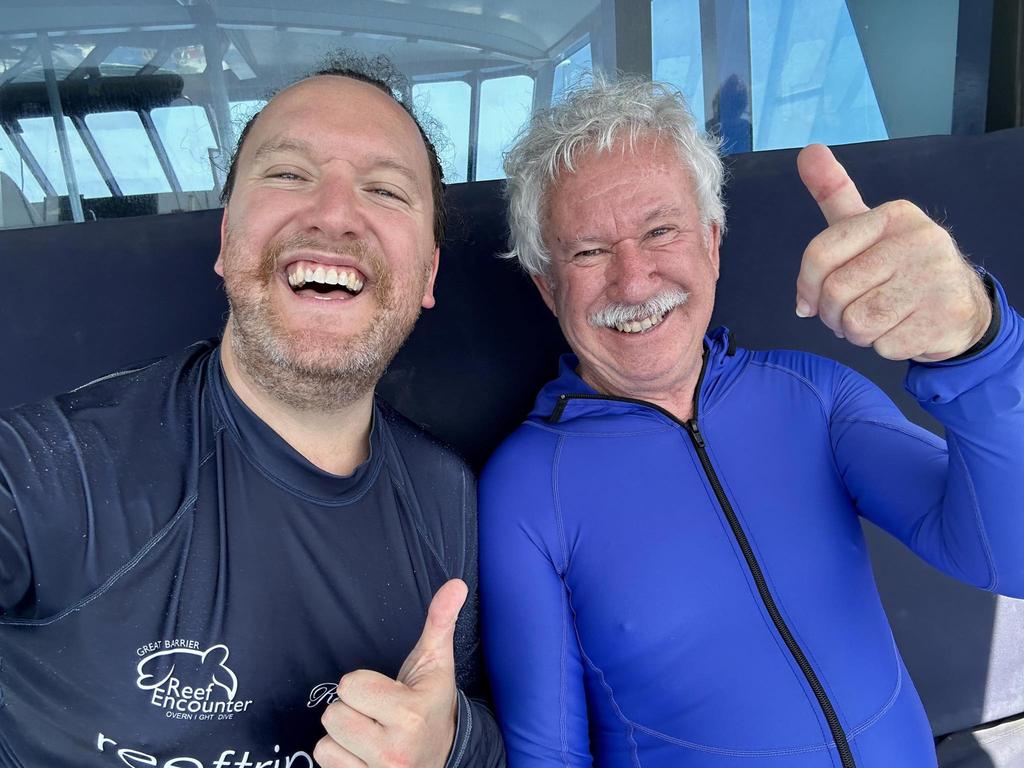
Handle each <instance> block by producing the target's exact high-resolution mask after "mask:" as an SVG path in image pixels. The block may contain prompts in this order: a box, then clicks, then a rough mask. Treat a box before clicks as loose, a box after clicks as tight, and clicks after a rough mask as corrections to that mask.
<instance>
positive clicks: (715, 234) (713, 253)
mask: <svg viewBox="0 0 1024 768" xmlns="http://www.w3.org/2000/svg"><path fill="white" fill-rule="evenodd" d="M708 229H709V234H708V237H709V239H710V242H709V243H708V260H709V261H710V262H711V268H712V269H713V270H715V280H718V274H719V269H718V245H719V241H720V240H721V239H722V228H721V226H719V224H718V222H713V223H712V224H711V226H710V227H709V228H708Z"/></svg>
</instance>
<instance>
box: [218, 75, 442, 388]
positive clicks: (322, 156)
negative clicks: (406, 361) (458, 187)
mask: <svg viewBox="0 0 1024 768" xmlns="http://www.w3.org/2000/svg"><path fill="white" fill-rule="evenodd" d="M437 263H438V250H437V248H436V247H435V245H434V237H433V198H432V194H431V180H430V167H429V161H428V158H427V151H426V148H425V146H424V144H423V140H422V138H421V137H420V134H419V131H418V129H417V127H416V125H415V124H414V123H413V121H412V120H411V119H410V118H409V116H408V115H407V114H406V113H405V111H404V110H403V109H402V108H401V107H400V106H399V105H398V104H396V103H395V102H394V100H392V99H391V98H390V96H389V95H388V94H386V93H383V92H382V91H380V90H378V89H377V88H375V87H374V86H372V85H369V84H366V83H362V82H358V81H355V80H351V79H349V78H344V77H338V76H320V77H314V78H310V79H307V80H304V81H302V82H300V83H298V84H296V85H294V86H292V87H290V88H288V89H286V90H285V91H283V92H281V93H280V94H278V95H277V96H276V97H275V98H274V99H273V100H272V101H271V102H270V104H269V105H268V106H267V107H266V108H265V109H264V110H263V112H262V113H260V115H259V117H258V118H257V119H256V121H255V123H254V124H253V126H252V130H251V131H250V133H249V135H248V137H247V138H246V141H245V144H244V145H243V147H242V150H241V153H240V154H239V157H238V160H237V167H236V176H235V182H234V188H233V190H232V193H231V198H230V200H229V202H228V205H227V207H226V208H225V211H224V219H223V223H222V226H221V252H220V255H219V257H218V259H217V264H216V266H215V269H216V271H217V273H218V274H220V275H221V276H222V277H223V278H224V283H225V287H226V290H227V294H228V300H229V303H230V305H231V315H230V318H229V321H228V327H227V330H226V332H225V339H226V341H227V342H228V343H229V345H230V347H231V352H230V354H233V355H234V357H235V358H236V360H237V362H238V364H239V366H240V367H241V368H242V369H243V370H244V372H245V373H246V374H248V376H249V377H250V379H251V380H252V381H253V382H254V383H255V384H257V385H258V386H259V387H260V388H261V389H263V390H264V391H266V392H268V393H269V394H272V395H273V396H274V397H275V398H277V399H279V400H282V401H284V402H287V403H289V404H290V405H293V406H296V407H302V408H332V407H339V406H343V405H346V404H348V402H351V401H353V400H355V399H357V398H358V397H360V396H363V395H365V394H366V393H367V392H368V391H370V390H372V388H373V386H374V385H375V384H376V382H377V380H378V379H379V378H380V376H381V375H382V373H383V371H384V368H385V367H386V366H387V364H388V363H389V362H390V361H391V359H392V358H393V357H394V355H395V354H396V353H397V351H398V348H399V347H400V346H401V345H402V342H403V341H404V340H405V338H406V337H407V336H408V334H409V332H410V331H411V330H412V326H413V325H414V323H415V321H416V318H417V316H418V315H419V311H420V308H421V307H423V308H429V307H431V306H433V304H434V298H433V285H434V278H435V275H436V272H437Z"/></svg>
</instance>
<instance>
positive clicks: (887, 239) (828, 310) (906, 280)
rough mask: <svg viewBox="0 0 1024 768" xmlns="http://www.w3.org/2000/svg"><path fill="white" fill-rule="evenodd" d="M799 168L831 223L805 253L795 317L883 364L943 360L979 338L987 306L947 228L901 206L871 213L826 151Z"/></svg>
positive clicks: (819, 148) (802, 160) (811, 153)
mask: <svg viewBox="0 0 1024 768" xmlns="http://www.w3.org/2000/svg"><path fill="white" fill-rule="evenodd" d="M797 168H798V170H799V172H800V178H801V180H802V181H803V183H804V186H805V187H807V191H808V192H810V193H811V196H812V197H813V198H814V200H815V201H816V202H817V203H818V207H819V208H821V212H822V213H823V214H824V215H825V220H826V221H827V222H828V228H827V229H826V230H825V231H824V232H822V233H821V234H819V235H818V236H817V237H815V238H814V239H813V240H812V241H811V242H810V244H809V245H808V246H807V249H806V250H805V251H804V255H803V261H802V262H801V264H800V275H799V277H798V278H797V284H796V289H797V307H796V313H797V314H798V315H800V316H801V317H812V316H814V315H818V317H819V318H820V319H821V321H822V322H823V323H824V324H825V325H826V326H828V327H829V328H830V329H831V330H832V331H833V332H834V333H835V334H836V336H838V337H840V338H845V339H846V340H847V341H849V342H851V343H852V344H856V345H857V346H859V347H868V346H870V347H874V349H875V351H876V352H878V354H880V355H881V356H882V357H886V358H889V359H890V360H906V359H913V360H917V361H919V362H936V361H939V360H946V359H948V358H951V357H956V356H957V355H959V354H961V353H962V352H964V351H966V350H968V349H970V348H971V347H972V346H973V345H974V344H975V343H976V342H977V341H978V340H980V339H981V337H982V336H983V335H984V334H985V331H986V330H987V329H988V325H989V322H990V320H991V316H992V314H991V313H992V307H991V303H990V301H989V298H988V295H987V293H986V291H985V287H984V285H983V283H982V281H981V279H980V278H979V277H978V274H977V273H976V272H975V271H974V269H973V268H972V267H971V266H970V264H968V263H967V261H966V260H965V259H964V258H963V256H962V255H961V254H960V251H959V250H958V249H957V247H956V244H955V243H954V242H953V239H952V238H951V237H950V235H949V233H948V232H947V231H946V230H945V229H943V228H942V227H940V226H939V225H938V224H936V223H935V222H934V221H932V220H931V219H930V218H928V216H927V215H925V213H924V212H923V211H922V210H921V209H920V208H918V207H917V206H916V205H914V204H913V203H909V202H907V201H906V200H896V201H893V202H889V203H884V204H883V205H880V206H878V207H877V208H868V207H867V206H866V205H865V204H864V201H863V200H862V199H861V196H860V192H858V191H857V187H856V185H855V184H854V183H853V181H852V180H851V179H850V177H849V176H848V175H847V173H846V170H845V169H844V168H843V166H842V165H840V164H839V162H838V161H837V160H836V159H835V157H834V156H833V155H832V152H831V151H830V150H829V148H828V147H826V146H823V145H821V144H812V145H810V146H808V147H805V148H804V149H803V150H802V151H801V152H800V154H799V156H798V157H797Z"/></svg>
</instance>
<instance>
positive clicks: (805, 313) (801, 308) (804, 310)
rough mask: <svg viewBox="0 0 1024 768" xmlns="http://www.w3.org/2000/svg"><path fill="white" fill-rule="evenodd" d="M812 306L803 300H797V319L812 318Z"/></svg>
mask: <svg viewBox="0 0 1024 768" xmlns="http://www.w3.org/2000/svg"><path fill="white" fill-rule="evenodd" d="M810 315H811V305H810V304H808V303H807V302H806V301H804V300H803V299H797V300H796V316H797V317H810Z"/></svg>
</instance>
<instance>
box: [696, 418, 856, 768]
mask: <svg viewBox="0 0 1024 768" xmlns="http://www.w3.org/2000/svg"><path fill="white" fill-rule="evenodd" d="M684 426H685V427H686V430H687V432H689V433H690V439H691V440H693V446H694V448H696V449H697V458H699V459H700V464H701V466H702V467H703V468H704V474H705V475H707V478H708V481H709V482H710V483H711V488H712V490H714V492H715V497H716V498H717V499H718V504H719V506H721V508H722V512H724V513H725V519H726V521H727V522H728V523H729V528H731V529H732V534H733V536H734V537H735V539H736V542H737V543H738V544H739V546H740V551H741V552H742V553H743V559H744V560H746V561H747V568H748V569H749V570H750V575H751V576H753V578H754V584H755V585H757V593H758V594H759V595H760V596H761V602H763V603H764V607H765V609H766V610H767V611H768V615H769V616H771V619H772V623H773V624H774V625H775V629H776V631H777V632H778V633H779V635H780V636H781V637H782V641H783V642H784V643H785V644H786V648H788V649H789V653H790V655H792V657H793V659H794V660H795V661H796V663H797V665H799V667H800V670H801V671H802V672H803V673H804V677H806V678H807V683H808V685H810V686H811V690H812V691H813V692H814V697H815V698H816V699H817V700H818V706H820V707H821V711H822V713H823V714H824V715H825V720H826V721H828V727H829V730H830V731H831V732H832V739H833V740H834V741H835V744H836V751H838V752H839V758H840V760H842V762H843V768H856V763H855V762H854V760H853V752H852V751H851V750H850V743H849V741H848V740H847V738H846V734H845V733H844V732H843V726H842V724H841V723H840V722H839V717H838V715H836V710H835V707H833V706H832V702H831V701H829V698H828V694H827V693H825V688H824V687H823V686H822V684H821V681H820V680H818V675H817V674H816V673H815V671H814V669H813V668H812V667H811V664H810V662H809V661H807V656H806V654H804V652H803V649H802V648H801V647H800V645H799V644H798V643H797V641H796V638H795V637H793V633H792V632H791V631H790V629H789V627H788V626H787V625H786V621H785V619H783V618H782V614H781V613H780V612H779V607H778V605H776V603H775V598H774V597H773V596H772V593H771V591H770V590H769V589H768V582H767V581H766V580H765V578H764V572H763V571H762V570H761V564H760V563H759V562H758V561H757V558H756V557H754V550H753V548H752V547H751V546H750V540H749V539H748V538H747V534H746V532H745V531H744V530H743V527H742V526H741V525H740V521H739V518H738V517H736V511H735V510H734V509H733V508H732V504H731V503H730V501H729V498H728V497H727V496H726V495H725V490H724V489H723V488H722V483H721V481H720V480H719V479H718V474H717V473H716V472H715V469H714V467H713V466H712V465H711V458H710V457H709V456H708V452H707V447H706V444H705V442H704V436H703V435H702V434H701V433H700V427H699V425H698V424H697V419H696V409H695V410H694V418H692V419H690V421H688V422H686V424H685V425H684Z"/></svg>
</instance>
